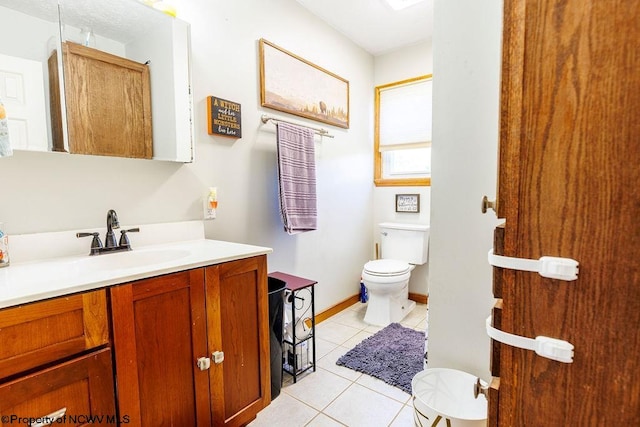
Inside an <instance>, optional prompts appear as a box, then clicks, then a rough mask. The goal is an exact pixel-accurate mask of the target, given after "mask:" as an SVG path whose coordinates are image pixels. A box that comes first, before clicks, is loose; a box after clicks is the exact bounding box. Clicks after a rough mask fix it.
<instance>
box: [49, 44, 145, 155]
mask: <svg viewBox="0 0 640 427" xmlns="http://www.w3.org/2000/svg"><path fill="white" fill-rule="evenodd" d="M62 58H63V59H62V61H63V70H64V95H65V96H64V103H65V106H66V116H67V130H68V136H69V152H70V153H75V154H93V155H103V156H117V157H135V158H143V159H150V158H151V157H152V155H153V144H152V127H151V83H150V75H149V67H148V65H146V64H141V63H138V62H135V61H131V60H129V59H126V58H122V57H119V56H116V55H111V54H109V53H106V52H103V51H100V50H97V49H93V48H90V47H86V46H82V45H79V44H76V43H72V42H65V43H63V44H62ZM49 79H50V81H52V82H55V81H58V58H57V54H56V53H55V52H54V53H53V55H51V57H50V58H49ZM61 99H62V97H61V96H60V88H59V85H57V84H51V111H52V112H53V113H52V122H53V123H52V127H53V149H54V151H65V147H64V141H63V132H62V114H61V111H60V109H61V108H63V106H62V103H61Z"/></svg>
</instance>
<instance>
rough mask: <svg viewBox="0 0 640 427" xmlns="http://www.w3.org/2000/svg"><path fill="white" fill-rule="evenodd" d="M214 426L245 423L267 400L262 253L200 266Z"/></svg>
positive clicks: (266, 338)
mask: <svg viewBox="0 0 640 427" xmlns="http://www.w3.org/2000/svg"><path fill="white" fill-rule="evenodd" d="M205 280H206V285H207V311H208V318H209V348H210V351H212V352H214V351H223V352H224V358H225V360H224V362H223V363H221V364H214V363H212V368H211V371H210V375H211V384H212V390H211V392H212V393H211V399H212V401H211V404H212V408H213V417H214V425H216V426H222V425H228V426H240V425H244V424H246V423H248V422H249V421H250V420H251V419H253V418H255V415H256V414H257V413H258V412H259V411H260V410H261V409H262V408H264V407H265V406H266V405H267V404H268V403H269V402H270V400H271V398H270V391H271V389H270V371H269V369H270V365H269V347H268V345H269V336H268V325H269V312H268V297H267V292H268V289H267V285H266V283H267V273H266V259H265V257H264V256H260V257H254V258H248V259H245V260H239V261H233V262H229V263H224V264H220V265H218V266H213V267H207V268H206V278H205Z"/></svg>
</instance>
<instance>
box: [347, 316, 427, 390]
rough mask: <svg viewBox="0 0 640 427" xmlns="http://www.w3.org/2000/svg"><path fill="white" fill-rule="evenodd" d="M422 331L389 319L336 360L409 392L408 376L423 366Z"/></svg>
mask: <svg viewBox="0 0 640 427" xmlns="http://www.w3.org/2000/svg"><path fill="white" fill-rule="evenodd" d="M424 342H425V334H424V332H420V331H416V330H415V329H409V328H405V327H404V326H402V325H400V324H399V323H392V324H390V325H389V326H387V327H386V328H384V329H382V330H380V331H379V332H377V333H376V334H375V335H373V336H371V337H369V338H366V339H365V340H363V341H362V342H361V343H360V344H358V345H357V346H355V347H354V348H353V349H351V350H349V351H348V352H347V353H346V354H345V355H343V356H342V357H340V358H339V359H338V361H337V362H336V364H337V365H340V366H344V367H347V368H349V369H353V370H354V371H358V372H363V373H365V374H367V375H371V376H372V377H375V378H378V379H380V380H382V381H384V382H385V383H387V384H390V385H392V386H395V387H398V388H399V389H401V390H403V391H405V392H407V393H409V394H411V380H412V379H413V377H414V376H415V374H417V373H418V372H420V371H422V370H423V369H424V357H425V352H424Z"/></svg>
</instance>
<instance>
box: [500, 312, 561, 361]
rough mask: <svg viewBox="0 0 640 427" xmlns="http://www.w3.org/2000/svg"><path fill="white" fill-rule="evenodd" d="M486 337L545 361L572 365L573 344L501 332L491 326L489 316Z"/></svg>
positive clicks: (553, 339) (555, 339)
mask: <svg viewBox="0 0 640 427" xmlns="http://www.w3.org/2000/svg"><path fill="white" fill-rule="evenodd" d="M487 335H489V336H490V337H491V338H493V339H494V340H496V341H500V342H501V343H503V344H507V345H510V346H512V347H518V348H524V349H525V350H533V351H535V352H536V354H537V355H538V356H542V357H546V358H547V359H552V360H557V361H558V362H563V363H573V344H571V343H569V342H567V341H563V340H559V339H557V338H549V337H544V336H537V337H535V339H534V338H527V337H522V336H520V335H514V334H509V333H506V332H503V331H501V330H500V329H496V328H494V327H493V326H491V316H489V317H487Z"/></svg>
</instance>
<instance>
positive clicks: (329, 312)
mask: <svg viewBox="0 0 640 427" xmlns="http://www.w3.org/2000/svg"><path fill="white" fill-rule="evenodd" d="M409 299H410V300H412V301H415V302H417V303H419V304H426V303H427V301H428V300H429V296H428V295H422V294H414V293H411V292H409ZM358 301H360V295H354V296H352V297H349V298H347V299H346V300H344V301H342V302H339V303H338V304H336V305H334V306H333V307H329V308H328V309H326V310H325V311H323V312H322V313H318V314H316V324H318V323H321V322H324V321H325V320H327V319H328V318H329V317H331V316H333V315H334V314H338V313H340V312H341V311H342V310H344V309H346V308H349V307H351V306H352V305H353V304H355V303H357V302H358Z"/></svg>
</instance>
